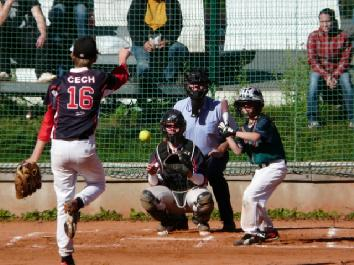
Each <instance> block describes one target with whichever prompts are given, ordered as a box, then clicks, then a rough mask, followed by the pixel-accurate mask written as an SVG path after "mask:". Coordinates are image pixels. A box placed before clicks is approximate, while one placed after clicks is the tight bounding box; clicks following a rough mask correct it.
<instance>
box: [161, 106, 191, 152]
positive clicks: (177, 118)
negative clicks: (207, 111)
mask: <svg viewBox="0 0 354 265" xmlns="http://www.w3.org/2000/svg"><path fill="white" fill-rule="evenodd" d="M168 126H173V127H174V128H178V129H179V131H178V132H173V133H171V131H170V130H167V127H168ZM160 127H161V131H162V133H163V134H164V135H165V136H166V138H167V140H168V141H169V142H171V143H172V144H173V145H177V144H179V143H182V141H183V140H184V136H183V133H184V131H185V130H186V121H185V119H184V117H183V115H182V113H181V112H180V111H178V110H175V109H172V110H169V111H167V112H166V113H165V114H164V115H163V117H162V120H161V122H160Z"/></svg>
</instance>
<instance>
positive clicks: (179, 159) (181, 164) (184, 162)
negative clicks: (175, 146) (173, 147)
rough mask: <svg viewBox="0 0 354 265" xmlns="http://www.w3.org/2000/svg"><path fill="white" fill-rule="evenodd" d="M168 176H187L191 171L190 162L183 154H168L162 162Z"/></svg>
mask: <svg viewBox="0 0 354 265" xmlns="http://www.w3.org/2000/svg"><path fill="white" fill-rule="evenodd" d="M163 166H164V168H165V170H166V172H167V173H168V174H176V173H177V174H181V175H182V176H187V175H189V174H190V173H191V171H192V170H193V166H192V162H191V161H190V159H189V158H187V157H185V155H183V154H170V155H169V156H167V158H166V159H165V161H164V162H163Z"/></svg>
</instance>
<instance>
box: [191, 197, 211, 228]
mask: <svg viewBox="0 0 354 265" xmlns="http://www.w3.org/2000/svg"><path fill="white" fill-rule="evenodd" d="M196 208H197V210H196V211H195V212H194V215H193V222H195V223H201V222H207V221H209V219H210V214H211V213H212V211H213V209H214V201H213V196H212V195H211V193H210V192H203V193H201V194H200V195H199V196H198V198H197V202H196Z"/></svg>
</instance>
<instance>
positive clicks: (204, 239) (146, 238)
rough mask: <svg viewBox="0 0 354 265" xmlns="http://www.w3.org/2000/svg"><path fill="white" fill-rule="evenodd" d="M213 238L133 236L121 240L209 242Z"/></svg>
mask: <svg viewBox="0 0 354 265" xmlns="http://www.w3.org/2000/svg"><path fill="white" fill-rule="evenodd" d="M213 239H214V237H213V236H207V237H193V238H190V237H172V236H164V237H142V236H133V237H123V238H121V240H139V241H209V240H213Z"/></svg>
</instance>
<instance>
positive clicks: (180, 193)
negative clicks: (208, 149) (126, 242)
mask: <svg viewBox="0 0 354 265" xmlns="http://www.w3.org/2000/svg"><path fill="white" fill-rule="evenodd" d="M185 130H186V121H185V119H184V118H183V115H182V113H181V112H179V111H178V110H174V109H173V110H169V111H167V112H166V113H165V114H164V116H163V118H162V120H161V131H162V133H163V134H164V136H165V139H164V140H163V141H162V142H161V143H160V144H159V145H158V146H157V147H156V150H155V151H154V152H153V154H152V156H151V158H150V162H149V164H148V165H147V168H146V170H147V173H148V182H149V184H150V187H148V188H146V189H144V190H143V192H142V194H141V198H140V200H141V204H142V206H143V207H144V209H145V210H146V211H147V212H148V213H149V214H150V215H151V216H152V217H153V218H154V219H156V220H158V221H160V226H159V227H158V228H157V233H158V235H160V236H164V235H167V234H168V233H169V232H171V231H173V230H180V229H188V220H187V219H185V220H186V221H185V222H183V219H182V222H181V216H182V218H183V217H184V214H185V213H187V212H192V213H193V218H192V220H193V223H195V224H196V225H197V228H198V230H199V233H200V235H202V236H204V235H207V234H208V233H209V230H210V228H209V224H208V221H209V219H210V214H211V212H212V211H213V209H214V202H213V198H212V194H211V193H210V192H209V191H208V189H207V188H206V185H207V181H206V178H205V177H204V174H205V172H204V171H205V164H204V163H205V161H204V157H203V154H202V153H201V151H200V150H199V148H198V147H197V146H196V145H194V144H193V142H192V141H190V140H187V139H186V138H185V137H184V136H183V133H184V131H185Z"/></svg>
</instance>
